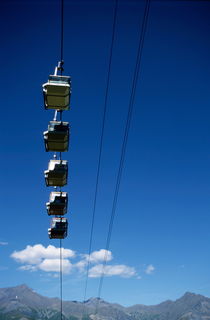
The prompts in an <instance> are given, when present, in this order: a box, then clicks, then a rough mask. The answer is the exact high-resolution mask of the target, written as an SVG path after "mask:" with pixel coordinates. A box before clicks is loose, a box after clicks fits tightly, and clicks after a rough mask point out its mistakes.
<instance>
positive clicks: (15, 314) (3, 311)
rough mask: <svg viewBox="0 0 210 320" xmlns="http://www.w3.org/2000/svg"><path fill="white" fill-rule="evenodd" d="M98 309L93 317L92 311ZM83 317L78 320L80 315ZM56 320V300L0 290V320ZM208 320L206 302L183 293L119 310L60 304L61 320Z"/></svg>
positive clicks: (94, 301)
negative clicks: (180, 295)
mask: <svg viewBox="0 0 210 320" xmlns="http://www.w3.org/2000/svg"><path fill="white" fill-rule="evenodd" d="M97 306H99V308H98V312H97V313H96V312H95V311H96V307H97ZM83 314H85V316H84V317H83V318H82V315H83ZM11 319H12V320H60V300H59V299H58V298H47V297H44V296H41V295H39V294H38V293H36V292H34V291H33V290H32V289H30V288H29V287H27V286H26V285H20V286H17V287H11V288H2V289H0V320H11ZM81 319H83V320H210V299H209V298H207V297H204V296H202V295H199V294H194V293H190V292H186V293H185V294H184V295H183V296H182V297H181V298H180V299H177V300H176V301H171V300H168V301H165V302H162V303H160V304H158V305H153V306H145V305H141V304H137V305H134V306H131V307H128V308H126V307H123V306H121V305H119V304H114V303H108V302H106V301H104V300H102V299H99V298H91V299H88V300H87V301H85V302H84V303H83V302H77V301H63V320H81Z"/></svg>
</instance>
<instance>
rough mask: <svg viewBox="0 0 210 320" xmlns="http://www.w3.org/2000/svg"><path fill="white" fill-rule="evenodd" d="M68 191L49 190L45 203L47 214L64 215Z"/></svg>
mask: <svg viewBox="0 0 210 320" xmlns="http://www.w3.org/2000/svg"><path fill="white" fill-rule="evenodd" d="M67 206H68V193H67V192H57V191H56V192H51V193H50V199H49V202H47V203H46V208H47V213H48V215H49V216H50V215H59V216H60V215H61V216H62V215H64V214H65V213H66V212H67Z"/></svg>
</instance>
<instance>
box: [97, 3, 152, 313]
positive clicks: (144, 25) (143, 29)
mask: <svg viewBox="0 0 210 320" xmlns="http://www.w3.org/2000/svg"><path fill="white" fill-rule="evenodd" d="M149 8H150V0H146V4H145V9H144V16H143V21H142V24H141V28H140V36H139V45H138V51H137V58H136V64H135V70H134V76H133V81H132V89H131V95H130V100H129V107H128V113H127V118H126V125H125V131H124V137H123V143H122V147H121V156H120V163H119V167H118V173H117V180H116V186H115V192H114V198H113V203H112V210H111V216H110V222H109V228H108V234H107V240H106V251H105V256H104V261H103V266H102V273H101V277H100V281H99V288H98V295H97V297H98V300H97V303H96V308H95V315H96V314H97V313H98V309H99V305H100V297H101V292H102V287H103V280H104V276H105V269H106V264H107V258H108V250H109V247H110V241H111V235H112V230H113V224H114V218H115V214H116V207H117V200H118V194H119V188H120V183H121V178H122V172H123V167H124V160H125V153H126V147H127V141H128V135H129V130H130V124H131V118H132V113H133V106H134V99H135V94H136V86H137V81H138V76H139V71H140V65H141V60H142V52H143V46H144V40H145V33H146V28H147V22H148V15H149Z"/></svg>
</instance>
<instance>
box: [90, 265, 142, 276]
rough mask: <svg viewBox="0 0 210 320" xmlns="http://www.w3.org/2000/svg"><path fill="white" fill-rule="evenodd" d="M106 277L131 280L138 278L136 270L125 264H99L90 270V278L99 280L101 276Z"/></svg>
mask: <svg viewBox="0 0 210 320" xmlns="http://www.w3.org/2000/svg"><path fill="white" fill-rule="evenodd" d="M102 273H103V274H104V275H105V276H109V277H111V276H121V277H125V278H130V277H133V276H136V275H137V274H136V270H135V268H133V267H128V266H126V265H123V264H118V265H106V266H103V265H102V264H98V265H96V266H94V267H92V268H91V269H90V272H89V277H90V278H98V277H100V276H101V274H102Z"/></svg>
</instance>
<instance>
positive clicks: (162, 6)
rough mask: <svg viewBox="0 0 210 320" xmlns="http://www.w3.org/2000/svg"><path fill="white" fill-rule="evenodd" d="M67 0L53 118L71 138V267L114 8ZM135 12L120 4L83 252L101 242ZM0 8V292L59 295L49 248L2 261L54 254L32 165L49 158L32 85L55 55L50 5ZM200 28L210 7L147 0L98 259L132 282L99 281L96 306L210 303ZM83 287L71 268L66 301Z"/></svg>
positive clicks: (93, 290) (209, 76) (203, 38)
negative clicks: (182, 300)
mask: <svg viewBox="0 0 210 320" xmlns="http://www.w3.org/2000/svg"><path fill="white" fill-rule="evenodd" d="M64 2H65V23H64V30H65V34H64V60H65V72H64V74H66V75H71V76H72V87H73V89H72V103H71V106H72V108H71V110H70V111H68V112H66V113H65V114H64V119H65V120H67V121H69V122H70V124H71V142H70V151H69V152H68V153H67V154H66V155H65V156H64V158H65V159H67V160H68V161H69V183H68V187H66V188H65V190H66V191H68V192H69V198H70V203H69V213H68V216H67V217H68V218H69V236H68V238H67V239H66V240H65V241H64V242H63V246H64V248H65V249H71V250H74V251H76V256H75V257H74V258H69V260H68V261H69V262H71V263H72V264H76V263H77V262H79V261H82V259H84V256H83V255H82V254H87V252H88V242H89V232H90V223H91V215H92V207H93V197H94V188H95V177H96V165H97V158H98V147H99V134H100V129H101V122H102V111H103V105H104V93H105V85H106V72H107V65H108V57H109V48H110V41H111V28H112V20H113V1H111V0H106V1H102V0H99V1H91V0H86V1H82V0H78V1H67V0H66V1H65V0H64ZM143 9H144V1H140V0H139V1H133V0H130V1H124V0H120V1H119V10H118V15H117V33H116V41H115V43H114V52H113V63H112V69H111V87H110V92H109V99H108V110H107V117H106V125H105V136H104V148H103V153H102V167H101V175H100V180H99V194H98V201H97V210H96V221H95V228H94V238H93V250H94V251H98V250H100V249H103V248H104V247H105V240H106V233H107V228H108V222H109V217H110V210H111V206H112V199H113V190H114V186H115V180H116V173H117V167H118V163H119V157H120V148H121V143H122V135H123V130H124V125H125V119H126V113H127V108H128V101H129V96H130V89H131V80H132V76H133V70H134V65H135V58H136V49H137V43H138V30H139V25H140V24H141V21H142V15H143ZM0 12H1V13H0V15H1V19H0V25H1V30H2V32H1V51H0V56H1V59H0V61H1V110H2V111H1V132H2V134H1V136H2V139H1V180H0V183H1V201H2V202H1V232H0V244H1V245H0V252H1V262H0V273H1V276H0V279H1V281H0V283H1V284H0V286H1V287H8V286H15V285H19V284H22V283H26V284H27V285H29V286H30V287H31V288H33V289H34V290H36V291H37V292H38V293H41V294H43V295H47V296H58V295H59V279H58V278H57V277H56V276H57V273H56V271H51V272H50V271H49V272H46V271H44V269H43V268H42V269H41V267H40V265H39V266H38V263H40V262H43V261H44V259H46V254H41V253H40V252H38V253H37V254H38V255H39V254H40V256H39V257H40V261H38V262H34V261H32V260H30V257H29V256H27V255H26V256H25V257H24V259H25V260H22V263H21V261H20V260H19V261H18V260H17V259H16V260H15V259H14V256H13V257H11V254H12V253H14V251H16V253H19V254H21V252H22V253H23V254H24V253H27V252H28V251H27V252H25V251H22V250H24V249H25V248H26V247H27V246H28V245H30V246H31V248H30V249H29V250H32V251H33V250H34V248H35V247H34V246H35V245H36V244H40V245H41V247H42V246H43V247H42V248H47V247H48V245H49V244H51V245H53V246H55V247H58V246H59V242H58V241H56V240H55V241H53V240H49V239H48V236H47V228H48V226H49V220H50V219H49V217H48V216H47V213H46V210H45V202H46V201H48V195H49V192H50V191H51V189H50V188H47V187H45V183H44V176H43V171H44V170H45V169H46V168H47V164H48V160H49V159H50V158H51V155H52V154H47V153H45V151H44V144H43V139H42V132H43V131H44V130H46V128H47V124H48V121H49V120H51V119H52V115H53V112H52V111H46V110H44V108H43V99H42V89H41V85H42V84H43V83H44V82H46V81H47V78H48V75H49V74H52V73H53V71H54V67H55V65H56V64H57V61H58V59H59V36H60V15H59V13H60V7H59V1H57V0H53V1H41V0H36V1H32V0H30V1H10V0H8V1H2V2H1V4H0ZM209 34H210V2H209V1H175V0H174V1H167V0H162V1H156V0H152V1H151V10H150V14H149V21H148V28H147V33H146V38H145V45H144V51H143V58H142V68H141V76H140V78H139V81H138V87H137V92H136V99H135V107H134V113H133V117H132V122H131V130H130V134H129V139H128V146H127V152H126V159H125V167H124V171H123V177H122V183H121V187H120V193H119V199H118V206H117V211H116V219H115V223H114V229H113V234H112V240H111V246H110V250H111V251H112V254H113V259H112V260H111V261H110V262H109V263H108V265H110V266H111V267H110V268H112V267H113V266H115V265H117V266H118V265H122V266H124V267H128V268H131V269H132V270H133V271H134V274H133V275H131V274H130V275H127V276H126V275H125V274H124V276H123V274H120V273H118V275H115V276H110V277H105V280H104V286H103V291H102V298H104V299H105V300H108V301H110V302H119V303H121V304H124V305H132V304H135V303H144V304H155V303H159V302H162V301H163V300H166V299H177V298H178V297H180V296H181V295H182V294H184V292H186V291H192V292H195V293H199V294H203V295H207V296H209V297H210V38H209ZM46 250H48V249H46ZM53 258H55V257H52V256H51V257H50V259H52V260H53ZM27 259H28V260H27ZM69 262H68V263H69ZM27 266H28V267H27ZM93 266H94V265H93ZM95 267H97V264H95ZM19 268H22V270H20V269H19ZM27 268H28V269H30V270H23V269H27ZM33 268H34V269H33ZM31 269H33V271H31ZM131 269H129V270H131ZM84 279H85V277H84V272H83V271H81V270H80V271H79V269H77V268H76V267H74V268H73V269H72V271H68V272H67V273H66V274H65V275H64V286H63V296H64V299H71V300H82V299H83V295H84ZM98 281H99V278H97V277H96V278H90V279H89V282H88V292H87V296H88V297H91V296H96V295H97V287H98Z"/></svg>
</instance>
